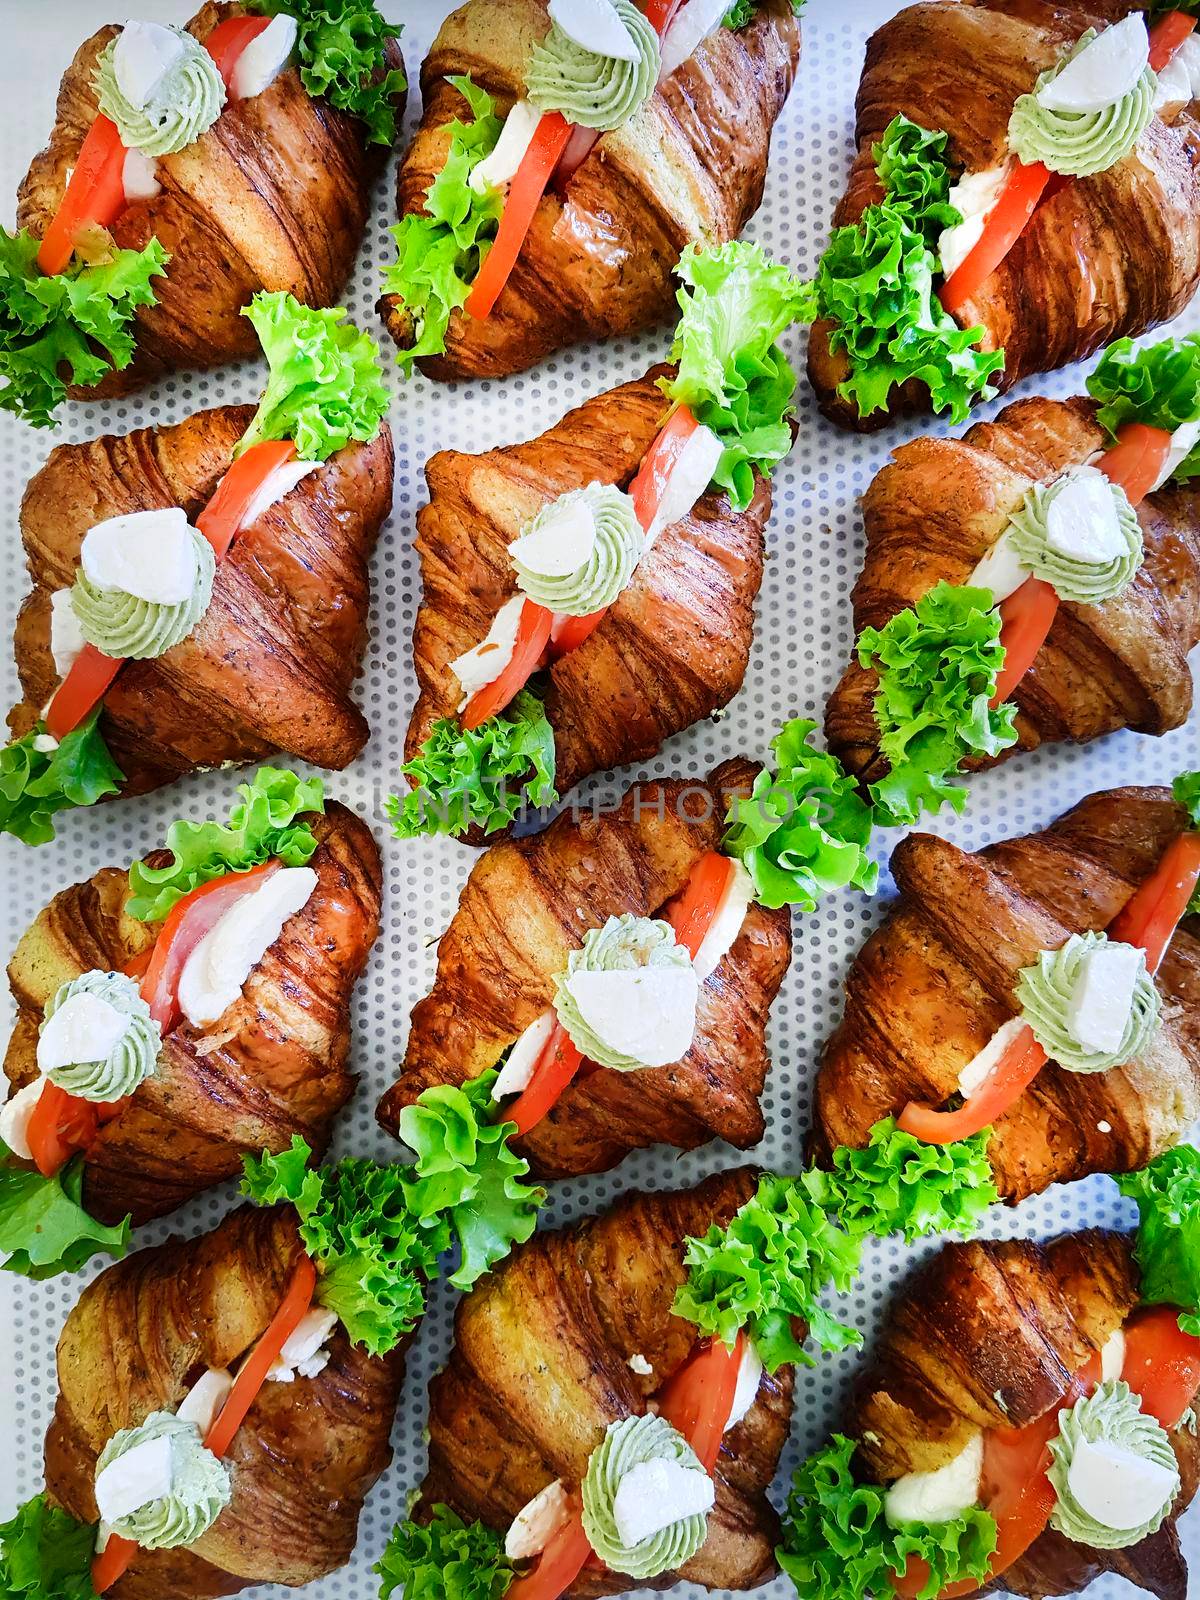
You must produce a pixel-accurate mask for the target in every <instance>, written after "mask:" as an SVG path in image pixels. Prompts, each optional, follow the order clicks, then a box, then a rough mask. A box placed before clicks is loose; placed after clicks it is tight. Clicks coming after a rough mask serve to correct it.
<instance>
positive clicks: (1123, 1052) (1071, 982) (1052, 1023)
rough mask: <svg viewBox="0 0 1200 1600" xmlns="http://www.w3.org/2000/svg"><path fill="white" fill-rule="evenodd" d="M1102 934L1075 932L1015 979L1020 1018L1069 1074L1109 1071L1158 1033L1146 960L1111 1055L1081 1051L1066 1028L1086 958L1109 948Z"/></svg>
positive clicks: (1136, 1054) (1141, 1051)
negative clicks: (1056, 948) (1101, 948)
mask: <svg viewBox="0 0 1200 1600" xmlns="http://www.w3.org/2000/svg"><path fill="white" fill-rule="evenodd" d="M1107 943H1108V940H1107V937H1106V936H1105V935H1104V934H1103V933H1073V934H1072V935H1071V937H1070V938H1069V939H1068V940H1067V942H1066V944H1064V945H1063V946H1062V948H1061V949H1059V950H1043V951H1041V952H1040V953H1039V955H1038V958H1037V960H1036V961H1035V962H1034V964H1033V965H1032V966H1031V967H1022V969H1021V971H1020V973H1019V974H1018V976H1017V987H1016V994H1017V999H1018V1001H1019V1002H1020V1006H1021V1013H1022V1015H1023V1016H1024V1018H1025V1021H1026V1022H1027V1023H1028V1024H1029V1026H1030V1027H1031V1028H1032V1029H1033V1034H1034V1038H1035V1039H1036V1040H1037V1042H1038V1043H1039V1044H1040V1045H1041V1047H1042V1049H1043V1050H1044V1051H1045V1052H1046V1054H1047V1055H1048V1056H1049V1057H1050V1058H1051V1060H1053V1061H1056V1062H1057V1063H1058V1065H1059V1066H1060V1067H1065V1068H1066V1070H1067V1071H1068V1072H1107V1071H1108V1070H1109V1068H1110V1067H1120V1066H1124V1064H1125V1063H1126V1062H1127V1061H1135V1060H1136V1059H1137V1058H1138V1057H1139V1056H1141V1055H1144V1054H1145V1052H1146V1050H1147V1049H1148V1048H1149V1046H1150V1043H1151V1040H1152V1039H1153V1038H1154V1035H1155V1033H1156V1031H1157V1029H1158V1022H1159V1015H1160V1013H1161V1011H1162V1001H1161V1000H1160V999H1159V994H1158V990H1157V989H1156V988H1155V986H1154V980H1153V978H1152V977H1151V976H1150V974H1149V973H1148V972H1147V971H1146V966H1145V961H1144V959H1143V962H1142V964H1141V967H1140V969H1139V971H1138V976H1137V982H1136V984H1135V986H1134V991H1133V1003H1132V1004H1131V1005H1130V1008H1129V1020H1128V1021H1127V1022H1126V1024H1125V1032H1124V1033H1123V1034H1122V1036H1121V1043H1120V1044H1119V1045H1118V1047H1117V1048H1116V1049H1115V1050H1113V1051H1111V1052H1104V1051H1089V1050H1085V1049H1084V1048H1083V1046H1082V1045H1081V1044H1080V1043H1079V1041H1078V1040H1077V1039H1076V1038H1075V1035H1074V1034H1073V1033H1072V1032H1071V1029H1070V1027H1069V1025H1068V1012H1069V1008H1070V1004H1071V996H1072V995H1073V994H1074V992H1075V987H1076V985H1077V983H1078V982H1079V980H1080V978H1081V976H1082V973H1083V967H1084V963H1085V962H1086V961H1087V959H1088V956H1089V955H1090V953H1091V952H1092V951H1093V950H1095V949H1097V948H1098V947H1099V946H1101V945H1104V944H1107Z"/></svg>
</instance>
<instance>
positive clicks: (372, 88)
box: [248, 0, 407, 145]
mask: <svg viewBox="0 0 1200 1600" xmlns="http://www.w3.org/2000/svg"><path fill="white" fill-rule="evenodd" d="M248 6H249V9H250V10H251V11H257V12H259V13H260V14H261V15H262V16H266V17H275V16H278V15H279V13H280V12H281V11H284V12H286V13H287V15H288V16H289V17H294V18H295V19H296V24H297V29H298V32H297V35H296V53H297V55H298V56H299V58H300V82H301V83H302V84H303V85H304V87H305V88H306V89H307V90H308V92H309V94H311V95H313V96H315V97H317V98H320V99H324V100H328V101H329V104H330V105H331V106H336V107H337V109H338V110H339V111H349V112H350V113H351V114H352V115H353V116H356V117H358V118H359V120H360V121H361V122H362V123H363V124H364V125H365V127H366V132H367V143H368V144H384V145H393V144H395V142H396V107H395V105H394V103H393V102H394V98H395V96H396V95H399V94H401V93H402V92H403V91H404V89H405V88H407V82H406V79H405V77H404V74H403V73H402V72H401V71H399V69H398V68H392V69H390V70H385V68H386V57H385V53H384V52H385V51H386V49H387V44H388V40H389V39H398V38H399V37H400V34H401V32H402V31H403V30H402V28H400V27H397V26H395V25H394V24H392V23H390V22H385V21H384V20H383V18H382V17H381V16H380V14H379V12H378V10H377V9H376V8H375V6H374V5H373V4H372V0H248Z"/></svg>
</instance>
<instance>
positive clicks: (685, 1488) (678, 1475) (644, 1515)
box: [613, 1461, 716, 1550]
mask: <svg viewBox="0 0 1200 1600" xmlns="http://www.w3.org/2000/svg"><path fill="white" fill-rule="evenodd" d="M715 1500H716V1489H715V1487H714V1485H713V1481H712V1479H711V1478H710V1477H709V1475H708V1473H707V1472H704V1471H698V1470H697V1469H696V1468H695V1467H685V1466H683V1465H682V1463H680V1462H678V1461H639V1462H638V1464H637V1465H636V1466H635V1467H631V1468H630V1469H629V1471H628V1472H627V1473H626V1474H625V1476H624V1477H623V1478H622V1479H621V1481H620V1483H619V1484H618V1485H617V1492H616V1494H615V1495H614V1496H613V1516H614V1518H615V1520H616V1524H617V1532H618V1534H620V1537H621V1543H622V1544H623V1545H624V1546H625V1548H626V1549H627V1550H631V1549H633V1547H634V1546H635V1545H639V1544H641V1542H642V1540H643V1539H652V1538H653V1537H654V1535H655V1534H656V1533H661V1532H662V1531H663V1529H664V1528H669V1527H670V1526H671V1524H672V1523H673V1522H681V1521H682V1520H683V1519H684V1517H695V1516H707V1514H708V1513H709V1512H710V1511H711V1510H712V1508H713V1504H714V1502H715Z"/></svg>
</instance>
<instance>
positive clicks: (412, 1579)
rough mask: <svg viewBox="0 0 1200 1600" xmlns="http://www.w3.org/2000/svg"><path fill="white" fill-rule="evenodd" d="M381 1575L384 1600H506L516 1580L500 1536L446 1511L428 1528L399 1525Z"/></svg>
mask: <svg viewBox="0 0 1200 1600" xmlns="http://www.w3.org/2000/svg"><path fill="white" fill-rule="evenodd" d="M375 1571H376V1572H378V1573H379V1575H380V1577H381V1578H382V1580H383V1581H382V1583H381V1584H380V1585H379V1600H390V1597H391V1596H392V1595H393V1594H396V1593H397V1591H399V1596H398V1600H501V1596H502V1595H503V1594H504V1593H505V1592H506V1591H507V1589H508V1586H509V1584H510V1583H511V1582H512V1580H513V1564H512V1562H511V1561H510V1560H509V1559H508V1557H507V1556H506V1555H505V1554H504V1540H503V1539H502V1538H501V1537H500V1535H499V1534H498V1533H496V1532H495V1531H494V1530H493V1529H491V1528H487V1527H485V1526H484V1525H483V1523H482V1522H471V1523H466V1522H464V1521H463V1520H462V1518H461V1517H460V1516H458V1515H457V1514H456V1513H455V1512H453V1511H451V1509H450V1507H449V1506H441V1505H439V1506H434V1508H433V1518H432V1520H431V1521H430V1522H429V1524H428V1526H426V1527H420V1526H418V1524H417V1523H415V1522H411V1521H409V1522H398V1523H397V1524H396V1526H395V1527H394V1528H393V1529H392V1536H391V1538H390V1539H389V1541H388V1547H387V1549H386V1550H385V1551H384V1552H383V1559H382V1560H381V1561H380V1562H379V1564H378V1565H377V1566H376V1568H375Z"/></svg>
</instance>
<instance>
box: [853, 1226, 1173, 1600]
mask: <svg viewBox="0 0 1200 1600" xmlns="http://www.w3.org/2000/svg"><path fill="white" fill-rule="evenodd" d="M1137 1301H1138V1271H1137V1267H1136V1265H1135V1263H1134V1260H1133V1252H1132V1249H1131V1246H1130V1241H1129V1240H1128V1239H1127V1238H1126V1237H1125V1236H1124V1235H1123V1234H1115V1233H1105V1232H1100V1231H1099V1230H1090V1231H1088V1232H1086V1233H1076V1234H1067V1235H1065V1236H1064V1237H1063V1238H1060V1239H1056V1240H1054V1241H1053V1242H1052V1243H1050V1244H1048V1245H1044V1246H1043V1245H1038V1244H1033V1243H1030V1242H1029V1241H1026V1240H1015V1239H1014V1240H1006V1241H1005V1242H1003V1243H993V1242H991V1241H982V1240H981V1241H977V1242H973V1243H971V1244H959V1243H955V1244H948V1245H946V1246H945V1247H944V1248H943V1249H942V1250H941V1251H940V1252H939V1253H938V1254H937V1255H936V1256H934V1257H933V1259H932V1260H931V1261H930V1262H929V1263H928V1264H927V1265H926V1266H925V1267H924V1268H922V1269H921V1270H920V1271H919V1272H918V1273H917V1275H916V1277H915V1278H914V1279H913V1280H912V1281H911V1282H910V1283H909V1284H908V1285H906V1287H905V1288H904V1289H903V1291H902V1292H901V1294H900V1296H899V1298H898V1300H897V1301H896V1302H895V1304H894V1305H893V1306H892V1308H891V1312H890V1315H889V1318H888V1321H887V1323H886V1325H885V1328H884V1332H883V1334H882V1336H881V1338H880V1341H879V1344H878V1346H877V1348H876V1353H875V1357H874V1360H873V1362H872V1364H871V1367H870V1369H869V1371H867V1372H866V1373H864V1375H863V1377H862V1378H861V1380H860V1382H859V1387H858V1392H857V1395H856V1397H855V1400H854V1403H853V1405H852V1407H851V1416H850V1419H849V1422H850V1425H849V1428H848V1430H847V1431H848V1432H849V1433H850V1434H851V1435H852V1436H853V1437H854V1438H856V1439H859V1440H861V1441H862V1442H861V1443H860V1445H859V1450H858V1458H859V1462H860V1464H861V1466H862V1468H863V1471H864V1474H865V1476H866V1477H867V1478H869V1479H870V1480H871V1481H873V1482H877V1483H889V1482H891V1481H892V1480H893V1479H895V1478H898V1477H900V1476H901V1475H902V1474H904V1473H906V1472H928V1471H931V1470H934V1469H935V1468H937V1467H940V1466H943V1465H945V1463H946V1462H947V1461H949V1460H951V1459H952V1458H953V1457H954V1456H955V1455H957V1454H958V1453H959V1451H960V1450H962V1449H963V1448H964V1446H965V1445H966V1444H967V1442H968V1439H969V1437H970V1435H971V1432H972V1431H973V1430H974V1429H976V1428H984V1429H987V1428H1004V1427H1013V1428H1020V1427H1024V1426H1025V1425H1026V1424H1027V1423H1030V1422H1033V1421H1035V1420H1036V1419H1037V1418H1038V1417H1040V1416H1043V1415H1045V1413H1046V1412H1047V1411H1049V1410H1050V1409H1051V1408H1052V1407H1061V1406H1062V1405H1063V1404H1065V1403H1067V1400H1068V1392H1069V1386H1070V1379H1071V1376H1072V1374H1074V1373H1076V1372H1078V1371H1080V1369H1081V1368H1082V1367H1084V1366H1085V1365H1086V1364H1087V1363H1088V1361H1089V1360H1090V1359H1091V1358H1092V1357H1093V1356H1094V1355H1095V1354H1096V1353H1097V1352H1098V1351H1099V1350H1100V1349H1101V1348H1102V1347H1103V1345H1104V1344H1105V1342H1106V1340H1107V1339H1108V1337H1109V1335H1110V1334H1112V1333H1113V1332H1115V1331H1116V1330H1117V1329H1118V1328H1119V1327H1121V1325H1122V1323H1123V1322H1124V1321H1125V1318H1126V1317H1127V1316H1128V1315H1129V1313H1130V1312H1131V1311H1132V1310H1133V1308H1134V1307H1135V1306H1136V1304H1137ZM1171 1442H1172V1444H1173V1445H1174V1447H1175V1454H1176V1457H1177V1459H1178V1461H1179V1469H1180V1475H1181V1477H1182V1479H1183V1489H1182V1491H1181V1493H1180V1496H1179V1498H1178V1499H1177V1501H1176V1503H1175V1508H1174V1513H1173V1515H1172V1517H1171V1518H1170V1520H1169V1521H1167V1522H1166V1523H1165V1524H1164V1525H1163V1527H1162V1528H1160V1529H1159V1531H1158V1533H1156V1534H1153V1535H1151V1537H1149V1538H1147V1539H1143V1540H1142V1541H1141V1543H1140V1544H1136V1545H1131V1546H1130V1547H1128V1548H1127V1549H1125V1550H1093V1549H1091V1548H1090V1547H1089V1546H1085V1545H1080V1544H1075V1543H1074V1542H1072V1541H1071V1540H1070V1539H1067V1538H1065V1537H1064V1536H1063V1535H1062V1534H1060V1533H1056V1532H1055V1531H1054V1530H1053V1529H1047V1530H1046V1532H1045V1533H1043V1534H1042V1535H1041V1537H1040V1538H1038V1539H1037V1540H1035V1542H1034V1543H1033V1544H1032V1545H1031V1546H1030V1548H1029V1550H1028V1551H1027V1552H1026V1554H1025V1555H1024V1556H1022V1558H1021V1559H1020V1561H1018V1562H1017V1563H1015V1565H1013V1566H1011V1567H1009V1568H1008V1570H1007V1572H1005V1573H1004V1575H1003V1577H1002V1578H1001V1579H1000V1580H999V1581H998V1582H997V1583H996V1585H995V1586H994V1587H995V1588H997V1589H999V1590H1001V1591H1002V1592H1006V1593H1011V1594H1018V1595H1025V1596H1028V1597H1029V1600H1043V1597H1044V1596H1048V1595H1062V1594H1076V1593H1077V1592H1079V1591H1081V1590H1083V1589H1084V1588H1085V1587H1086V1586H1087V1585H1088V1584H1089V1583H1090V1582H1091V1581H1092V1579H1093V1578H1096V1577H1099V1576H1100V1574H1101V1573H1104V1572H1116V1573H1119V1574H1120V1575H1121V1576H1122V1577H1124V1578H1128V1579H1129V1581H1130V1582H1131V1583H1134V1584H1137V1585H1138V1586H1139V1587H1141V1588H1143V1589H1146V1590H1148V1591H1149V1592H1150V1593H1151V1594H1154V1595H1157V1596H1158V1597H1159V1600H1187V1597H1188V1594H1189V1590H1188V1584H1187V1565H1186V1562H1185V1561H1184V1558H1183V1553H1182V1551H1181V1549H1180V1545H1179V1537H1178V1534H1177V1533H1176V1531H1175V1519H1176V1518H1177V1517H1178V1516H1179V1515H1181V1514H1182V1512H1183V1511H1185V1510H1186V1509H1187V1507H1188V1505H1189V1504H1190V1503H1191V1500H1192V1497H1193V1495H1194V1494H1195V1492H1196V1486H1197V1478H1198V1476H1200V1441H1198V1440H1197V1438H1196V1436H1195V1434H1194V1433H1192V1432H1191V1431H1190V1430H1189V1429H1188V1428H1186V1427H1182V1428H1178V1429H1176V1430H1175V1432H1174V1433H1172V1435H1171Z"/></svg>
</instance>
